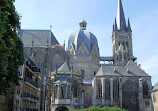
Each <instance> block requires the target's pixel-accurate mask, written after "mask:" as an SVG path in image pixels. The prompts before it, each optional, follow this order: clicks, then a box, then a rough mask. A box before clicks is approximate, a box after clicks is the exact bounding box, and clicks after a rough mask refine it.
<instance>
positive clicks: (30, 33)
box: [20, 30, 59, 47]
mask: <svg viewBox="0 0 158 111" xmlns="http://www.w3.org/2000/svg"><path fill="white" fill-rule="evenodd" d="M20 38H21V39H22V41H23V44H24V47H31V46H47V45H49V46H52V45H56V44H59V43H58V41H57V39H56V38H55V36H54V35H53V33H52V32H51V30H21V31H20Z"/></svg>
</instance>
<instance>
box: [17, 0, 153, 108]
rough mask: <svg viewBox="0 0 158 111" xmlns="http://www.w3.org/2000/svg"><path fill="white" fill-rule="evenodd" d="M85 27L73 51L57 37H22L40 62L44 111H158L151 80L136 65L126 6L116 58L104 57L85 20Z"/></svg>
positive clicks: (74, 37) (31, 33)
mask: <svg viewBox="0 0 158 111" xmlns="http://www.w3.org/2000/svg"><path fill="white" fill-rule="evenodd" d="M79 26H80V29H79V30H78V31H76V32H74V33H72V34H71V36H70V37H69V40H68V50H67V51H65V47H64V46H65V45H63V46H60V45H59V43H58V42H57V40H56V39H55V37H54V35H53V34H52V32H51V31H48V30H47V31H46V30H43V31H42V30H40V31H39V30H22V31H21V35H20V37H21V38H22V40H23V42H24V49H25V53H26V54H28V55H29V56H31V57H33V58H34V59H35V61H36V62H37V65H38V66H39V67H40V68H41V74H42V75H43V80H42V81H43V94H42V95H43V97H42V99H43V100H42V101H43V102H42V104H43V105H44V106H43V108H42V110H45V111H61V110H67V109H81V108H86V107H90V106H94V105H95V106H99V107H103V106H114V107H120V108H125V109H127V110H128V111H152V101H151V96H150V91H151V89H152V85H151V76H150V75H148V74H147V73H146V72H145V71H144V70H142V69H141V68H140V67H139V66H138V65H137V63H136V60H137V58H136V57H135V56H134V55H133V46H132V28H131V25H130V20H129V19H128V22H127V24H126V19H125V15H124V11H123V6H122V1H121V0H118V10H117V17H116V19H115V21H114V24H113V32H112V56H111V57H101V56H100V53H99V47H98V42H97V37H95V35H94V34H93V33H91V32H89V31H88V30H87V29H86V27H87V22H86V21H85V20H84V19H83V20H81V21H80V23H79ZM36 42H37V43H36ZM100 61H104V62H106V63H107V62H108V64H100Z"/></svg>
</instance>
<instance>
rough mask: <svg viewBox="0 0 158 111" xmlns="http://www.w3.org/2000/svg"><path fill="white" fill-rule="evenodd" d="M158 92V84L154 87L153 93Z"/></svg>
mask: <svg viewBox="0 0 158 111" xmlns="http://www.w3.org/2000/svg"><path fill="white" fill-rule="evenodd" d="M157 90H158V82H157V83H156V84H155V85H154V87H153V89H152V92H154V91H157Z"/></svg>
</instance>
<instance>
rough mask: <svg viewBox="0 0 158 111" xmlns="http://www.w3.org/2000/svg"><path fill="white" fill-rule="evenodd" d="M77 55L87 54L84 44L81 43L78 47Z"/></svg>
mask: <svg viewBox="0 0 158 111" xmlns="http://www.w3.org/2000/svg"><path fill="white" fill-rule="evenodd" d="M77 53H78V54H89V51H88V49H87V47H86V45H85V43H84V42H82V43H81V45H80V46H79V49H78V51H77Z"/></svg>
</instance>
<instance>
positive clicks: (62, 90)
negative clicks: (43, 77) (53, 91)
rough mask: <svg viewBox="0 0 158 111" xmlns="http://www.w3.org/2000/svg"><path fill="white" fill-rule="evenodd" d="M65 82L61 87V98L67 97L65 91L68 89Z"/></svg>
mask: <svg viewBox="0 0 158 111" xmlns="http://www.w3.org/2000/svg"><path fill="white" fill-rule="evenodd" d="M65 88H66V87H65V84H62V85H61V87H60V91H61V92H60V98H61V99H65V93H66V89H65Z"/></svg>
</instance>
